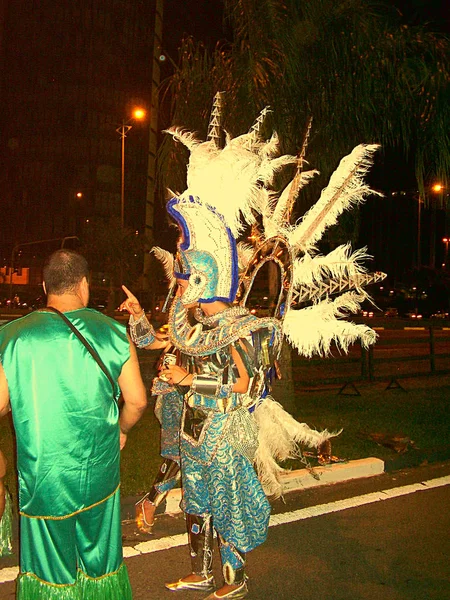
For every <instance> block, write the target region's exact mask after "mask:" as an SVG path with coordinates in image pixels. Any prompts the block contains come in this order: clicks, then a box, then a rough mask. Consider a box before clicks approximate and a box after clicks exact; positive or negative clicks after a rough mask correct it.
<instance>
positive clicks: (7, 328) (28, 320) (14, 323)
mask: <svg viewBox="0 0 450 600" xmlns="http://www.w3.org/2000/svg"><path fill="white" fill-rule="evenodd" d="M37 313H38V311H33V312H30V313H28V314H26V315H23V317H17V318H16V319H11V321H8V322H7V323H4V324H3V325H2V326H1V327H0V336H1V335H5V334H8V333H13V332H14V331H17V330H20V329H22V328H23V327H29V326H32V325H33V323H34V322H35V321H36V320H37V319H38V318H39V316H38V314H37Z"/></svg>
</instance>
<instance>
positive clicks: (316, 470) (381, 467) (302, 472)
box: [122, 444, 450, 527]
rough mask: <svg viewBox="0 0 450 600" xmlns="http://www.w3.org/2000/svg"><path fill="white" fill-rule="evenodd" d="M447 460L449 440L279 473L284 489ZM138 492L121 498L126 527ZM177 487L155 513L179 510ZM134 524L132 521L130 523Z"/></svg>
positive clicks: (304, 488)
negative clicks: (384, 456) (387, 455)
mask: <svg viewBox="0 0 450 600" xmlns="http://www.w3.org/2000/svg"><path fill="white" fill-rule="evenodd" d="M446 460H450V444H449V445H447V446H442V447H439V448H430V449H428V450H421V449H414V448H412V449H410V450H408V451H407V452H405V453H403V454H398V455H396V456H393V457H392V458H390V459H386V460H381V459H379V458H374V457H369V458H362V459H359V460H350V461H345V462H344V461H343V462H338V463H332V464H328V465H318V466H314V467H312V468H309V469H307V468H304V469H297V470H293V471H291V472H290V473H287V474H286V475H283V476H282V481H283V488H284V493H285V494H288V493H289V492H296V491H302V490H306V489H310V488H317V487H320V486H324V485H333V484H336V483H342V482H344V481H350V480H352V479H361V478H366V477H373V476H376V475H381V474H382V473H391V472H393V471H399V470H401V469H407V468H414V467H419V466H422V465H425V464H430V463H434V462H442V461H446ZM139 499H140V497H138V496H129V497H125V498H123V499H122V521H123V522H124V526H125V527H126V524H127V521H133V520H134V516H135V503H136V502H137V501H138V500H139ZM180 501H181V489H174V490H171V491H170V492H169V494H168V496H167V499H166V501H165V503H164V504H163V505H162V506H161V507H160V509H159V510H158V511H157V514H163V513H166V514H170V515H175V514H178V513H180V512H181V509H180V507H179V504H180ZM132 527H134V523H133V524H132Z"/></svg>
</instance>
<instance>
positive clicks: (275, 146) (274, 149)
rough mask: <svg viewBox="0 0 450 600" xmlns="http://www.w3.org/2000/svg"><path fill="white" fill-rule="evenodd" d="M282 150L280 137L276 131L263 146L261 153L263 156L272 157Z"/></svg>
mask: <svg viewBox="0 0 450 600" xmlns="http://www.w3.org/2000/svg"><path fill="white" fill-rule="evenodd" d="M279 152H280V139H279V137H278V134H277V132H276V131H274V132H273V134H272V137H271V138H270V140H269V141H268V142H267V143H266V144H264V145H263V146H262V148H261V149H260V151H259V154H260V156H261V157H262V158H272V157H274V156H276V155H277V154H279Z"/></svg>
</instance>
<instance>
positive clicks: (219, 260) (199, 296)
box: [167, 196, 239, 305]
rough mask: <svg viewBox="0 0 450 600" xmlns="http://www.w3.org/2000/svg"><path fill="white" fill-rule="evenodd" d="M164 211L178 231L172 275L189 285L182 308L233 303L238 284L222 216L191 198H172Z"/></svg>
mask: <svg viewBox="0 0 450 600" xmlns="http://www.w3.org/2000/svg"><path fill="white" fill-rule="evenodd" d="M167 211H168V213H169V214H170V215H171V216H172V217H173V218H174V219H175V221H176V222H177V224H178V226H179V228H180V230H181V240H180V242H179V243H178V255H179V260H178V261H177V263H176V269H178V270H175V272H174V275H175V277H176V278H177V279H187V280H188V281H189V285H188V288H187V289H186V291H185V293H184V294H183V296H182V302H183V304H185V305H189V304H192V303H193V302H203V303H208V302H214V301H216V300H222V301H223V302H233V300H234V299H235V297H236V292H237V288H238V284H239V273H238V257H237V249H236V241H235V239H234V237H233V235H232V233H231V230H230V228H229V227H228V226H227V225H226V223H225V220H224V218H223V216H222V215H221V214H219V213H218V212H217V211H216V210H215V209H214V208H212V207H211V206H209V205H208V204H205V203H203V202H201V200H200V199H199V198H196V197H194V196H188V197H187V198H186V197H181V198H172V199H171V200H169V202H168V203H167Z"/></svg>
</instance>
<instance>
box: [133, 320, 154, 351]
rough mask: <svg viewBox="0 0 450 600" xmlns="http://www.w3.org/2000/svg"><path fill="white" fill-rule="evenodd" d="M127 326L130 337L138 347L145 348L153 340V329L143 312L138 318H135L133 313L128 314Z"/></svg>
mask: <svg viewBox="0 0 450 600" xmlns="http://www.w3.org/2000/svg"><path fill="white" fill-rule="evenodd" d="M129 326H130V335H131V339H132V340H133V343H134V344H135V345H136V346H137V347H138V348H147V346H150V344H152V343H153V342H154V341H155V337H156V334H155V330H154V329H153V326H152V324H151V323H150V322H149V320H148V319H147V316H146V314H145V312H144V313H143V314H142V316H141V317H139V319H135V318H134V317H133V315H130V320H129Z"/></svg>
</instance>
